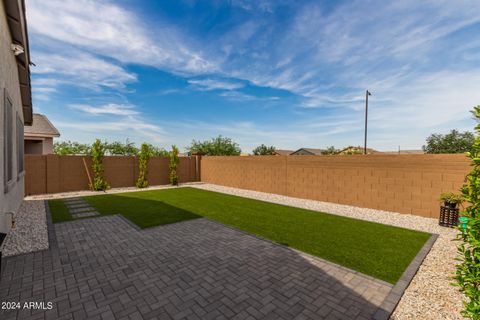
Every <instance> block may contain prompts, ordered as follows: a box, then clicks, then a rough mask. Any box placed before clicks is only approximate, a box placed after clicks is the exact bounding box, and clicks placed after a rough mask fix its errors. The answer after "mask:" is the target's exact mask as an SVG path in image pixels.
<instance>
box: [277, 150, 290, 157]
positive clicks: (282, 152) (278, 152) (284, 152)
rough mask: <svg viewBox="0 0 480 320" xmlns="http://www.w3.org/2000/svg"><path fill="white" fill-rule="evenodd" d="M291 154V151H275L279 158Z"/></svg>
mask: <svg viewBox="0 0 480 320" xmlns="http://www.w3.org/2000/svg"><path fill="white" fill-rule="evenodd" d="M292 153H293V150H281V149H276V150H275V154H277V155H279V156H288V155H291V154H292Z"/></svg>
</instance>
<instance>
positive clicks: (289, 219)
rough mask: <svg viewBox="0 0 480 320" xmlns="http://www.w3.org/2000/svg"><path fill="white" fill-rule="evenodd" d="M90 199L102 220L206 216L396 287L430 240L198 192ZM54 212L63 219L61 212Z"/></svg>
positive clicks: (145, 222) (152, 222) (153, 221)
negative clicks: (116, 216) (109, 217)
mask: <svg viewBox="0 0 480 320" xmlns="http://www.w3.org/2000/svg"><path fill="white" fill-rule="evenodd" d="M84 199H85V200H86V201H87V202H88V203H90V205H92V206H93V207H95V208H96V209H97V210H98V211H99V212H100V213H101V214H102V215H110V214H118V213H121V214H122V215H123V216H125V217H126V218H128V219H130V220H131V221H132V222H134V223H135V224H137V225H138V226H140V227H141V228H146V227H151V226H156V225H161V224H167V223H173V222H177V221H183V220H188V219H194V218H198V217H206V218H209V219H211V220H215V221H218V222H220V223H223V224H226V225H229V226H232V227H234V228H237V229H240V230H243V231H246V232H248V233H250V234H254V235H257V236H260V237H262V238H266V239H270V240H272V241H275V242H277V243H280V244H283V245H286V246H289V247H292V248H295V249H298V250H300V251H303V252H306V253H309V254H312V255H315V256H318V257H321V258H323V259H326V260H329V261H332V262H334V263H337V264H340V265H342V266H345V267H347V268H350V269H353V270H356V271H359V272H362V273H364V274H367V275H370V276H373V277H375V278H378V279H381V280H384V281H387V282H390V283H396V282H397V280H398V279H399V278H400V276H401V275H402V273H403V272H404V271H405V269H406V268H407V266H408V265H409V264H410V262H411V260H412V259H413V258H414V257H415V255H416V254H417V252H418V251H419V250H420V249H421V248H422V246H423V245H424V243H425V242H426V241H427V240H428V238H429V237H430V234H428V233H423V232H417V231H413V230H407V229H402V228H397V227H392V226H387V225H382V224H378V223H373V222H367V221H362V220H356V219H351V218H346V217H340V216H335V215H330V214H326V213H321V212H316V211H310V210H305V209H299V208H294V207H288V206H283V205H278V204H273V203H268V202H263V201H259V200H253V199H247V198H241V197H237V196H231V195H226V194H222V193H217V192H211V191H205V190H200V189H195V188H174V189H163V190H151V191H140V192H129V193H120V194H109V195H99V196H90V197H85V198H84ZM52 202H53V201H51V202H50V203H52ZM58 207H59V206H57V208H58ZM51 209H52V213H53V215H54V217H55V216H57V213H56V212H55V208H51ZM60 217H64V214H63V213H60V214H58V217H57V219H56V220H57V221H59V220H61V219H60Z"/></svg>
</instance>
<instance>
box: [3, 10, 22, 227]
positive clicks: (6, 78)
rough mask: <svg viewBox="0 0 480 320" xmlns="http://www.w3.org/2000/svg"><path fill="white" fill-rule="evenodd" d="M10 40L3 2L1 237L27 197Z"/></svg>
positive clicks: (15, 71) (16, 85)
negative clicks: (8, 135)
mask: <svg viewBox="0 0 480 320" xmlns="http://www.w3.org/2000/svg"><path fill="white" fill-rule="evenodd" d="M11 39H12V37H11V35H10V30H9V26H8V23H7V16H6V13H5V7H4V2H3V1H0V233H8V231H9V229H10V226H11V216H10V215H8V214H7V212H11V211H17V210H18V208H19V207H20V204H21V203H22V200H23V195H24V174H23V173H19V172H18V161H17V157H18V155H19V150H18V148H17V143H16V141H17V136H16V134H17V130H16V126H17V121H16V119H17V115H18V117H19V118H20V119H21V121H22V124H23V123H24V119H23V112H22V97H21V93H20V85H19V83H20V82H19V76H18V69H17V62H16V58H15V55H14V54H13V51H12V50H11V44H12V40H11ZM5 95H8V98H9V99H10V101H11V102H12V105H13V116H12V121H13V137H12V144H13V152H12V155H11V156H12V157H13V159H12V163H13V178H12V180H11V183H10V184H9V185H8V188H5V186H4V177H5V169H4V168H5V161H4V147H5V143H6V141H5V136H4V128H5V125H6V122H5V120H4V108H5V99H6V97H5ZM22 131H23V130H22ZM21 147H22V148H23V145H21ZM6 189H7V190H6Z"/></svg>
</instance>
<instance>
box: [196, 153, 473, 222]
mask: <svg viewBox="0 0 480 320" xmlns="http://www.w3.org/2000/svg"><path fill="white" fill-rule="evenodd" d="M201 162H202V170H201V181H203V182H207V183H213V184H217V185H223V186H229V187H235V188H241V189H248V190H255V191H262V192H270V193H276V194H280V195H286V196H291V197H297V198H304V199H314V200H320V201H326V202H333V203H340V204H346V205H352V206H358V207H365V208H373V209H379V210H386V211H394V212H400V213H407V214H414V215H419V216H424V217H431V218H437V217H438V215H439V201H438V199H439V195H440V193H441V192H445V191H452V192H459V189H460V187H461V186H462V185H463V183H464V181H465V176H466V175H467V174H468V172H469V171H470V161H469V159H468V158H467V157H466V156H465V155H463V154H449V155H443V154H442V155H431V154H429V155H367V156H364V155H355V156H262V157H253V156H252V157H203V158H202V161H201Z"/></svg>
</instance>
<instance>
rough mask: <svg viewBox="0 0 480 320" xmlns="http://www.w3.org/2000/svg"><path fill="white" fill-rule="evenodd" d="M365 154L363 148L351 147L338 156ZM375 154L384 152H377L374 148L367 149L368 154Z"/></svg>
mask: <svg viewBox="0 0 480 320" xmlns="http://www.w3.org/2000/svg"><path fill="white" fill-rule="evenodd" d="M363 152H364V148H363V147H360V146H358V147H353V146H350V147H346V148H345V149H343V150H341V151H340V152H339V153H338V154H355V153H358V154H363ZM373 153H382V152H380V151H377V150H375V149H372V148H367V154H373Z"/></svg>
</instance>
